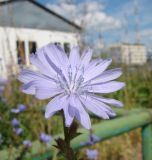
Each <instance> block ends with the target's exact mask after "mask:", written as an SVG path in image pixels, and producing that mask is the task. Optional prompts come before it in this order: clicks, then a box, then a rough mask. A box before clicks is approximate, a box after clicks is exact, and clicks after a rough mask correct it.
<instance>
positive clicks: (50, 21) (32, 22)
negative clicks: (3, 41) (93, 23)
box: [0, 0, 81, 32]
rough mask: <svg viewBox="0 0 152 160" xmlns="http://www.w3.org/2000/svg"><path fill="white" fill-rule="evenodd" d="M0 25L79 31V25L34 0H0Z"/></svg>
mask: <svg viewBox="0 0 152 160" xmlns="http://www.w3.org/2000/svg"><path fill="white" fill-rule="evenodd" d="M0 26H4V27H16V28H34V29H44V30H56V31H65V32H79V31H80V30H81V27H80V26H78V25H76V24H75V23H73V22H71V21H69V20H68V19H66V18H64V17H62V16H61V15H59V14H57V13H55V12H54V11H52V10H50V9H48V8H46V7H45V6H43V5H41V4H40V3H38V2H37V1H34V0H8V1H2V2H0Z"/></svg>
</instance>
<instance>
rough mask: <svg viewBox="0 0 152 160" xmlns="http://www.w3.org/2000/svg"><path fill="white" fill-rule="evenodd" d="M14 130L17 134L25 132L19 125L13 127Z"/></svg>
mask: <svg viewBox="0 0 152 160" xmlns="http://www.w3.org/2000/svg"><path fill="white" fill-rule="evenodd" d="M13 131H14V132H15V134H16V135H20V134H21V133H22V132H23V129H22V128H19V127H17V128H13Z"/></svg>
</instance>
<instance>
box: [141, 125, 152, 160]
mask: <svg viewBox="0 0 152 160" xmlns="http://www.w3.org/2000/svg"><path fill="white" fill-rule="evenodd" d="M142 153H143V160H152V123H150V124H147V125H145V126H143V127H142Z"/></svg>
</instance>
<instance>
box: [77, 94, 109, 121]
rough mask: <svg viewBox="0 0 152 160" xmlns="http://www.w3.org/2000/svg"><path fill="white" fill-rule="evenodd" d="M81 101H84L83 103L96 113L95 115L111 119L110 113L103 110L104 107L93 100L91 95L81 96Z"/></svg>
mask: <svg viewBox="0 0 152 160" xmlns="http://www.w3.org/2000/svg"><path fill="white" fill-rule="evenodd" d="M80 99H81V102H82V103H83V105H84V106H85V107H86V108H87V109H88V110H89V111H90V112H92V113H94V114H95V115H97V116H98V117H100V118H103V119H109V116H108V114H107V113H106V112H105V111H103V109H101V106H100V105H99V104H98V103H95V102H93V101H91V99H90V97H89V96H86V97H85V96H80Z"/></svg>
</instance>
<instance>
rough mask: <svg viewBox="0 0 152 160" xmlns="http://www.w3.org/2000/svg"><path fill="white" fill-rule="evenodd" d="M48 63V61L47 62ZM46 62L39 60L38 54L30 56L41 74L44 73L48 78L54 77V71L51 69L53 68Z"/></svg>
mask: <svg viewBox="0 0 152 160" xmlns="http://www.w3.org/2000/svg"><path fill="white" fill-rule="evenodd" d="M45 61H46V60H45ZM45 61H41V60H40V59H39V58H38V55H37V54H31V55H30V62H31V63H32V64H33V65H34V66H36V67H37V68H38V69H39V71H40V72H41V73H43V74H44V75H47V76H48V77H51V78H52V77H54V72H53V70H52V69H51V67H50V66H49V65H48V63H46V62H45Z"/></svg>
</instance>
